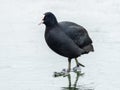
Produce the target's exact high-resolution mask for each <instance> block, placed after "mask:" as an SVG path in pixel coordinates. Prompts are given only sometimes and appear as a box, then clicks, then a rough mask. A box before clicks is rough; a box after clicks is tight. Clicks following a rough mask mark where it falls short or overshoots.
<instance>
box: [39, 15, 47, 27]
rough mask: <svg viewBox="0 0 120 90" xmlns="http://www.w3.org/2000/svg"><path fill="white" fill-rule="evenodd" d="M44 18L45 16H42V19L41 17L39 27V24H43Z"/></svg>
mask: <svg viewBox="0 0 120 90" xmlns="http://www.w3.org/2000/svg"><path fill="white" fill-rule="evenodd" d="M44 17H45V15H43V16H42V17H41V22H40V23H39V24H38V25H41V24H43V22H44V20H43V19H44Z"/></svg>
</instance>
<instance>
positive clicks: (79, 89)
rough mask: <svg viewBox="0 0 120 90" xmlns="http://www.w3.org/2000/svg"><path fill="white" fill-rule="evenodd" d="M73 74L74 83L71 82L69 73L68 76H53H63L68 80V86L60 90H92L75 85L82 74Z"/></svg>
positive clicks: (91, 89) (58, 75)
mask: <svg viewBox="0 0 120 90" xmlns="http://www.w3.org/2000/svg"><path fill="white" fill-rule="evenodd" d="M74 74H75V75H76V77H75V81H73V82H71V79H72V78H71V73H69V74H68V75H62V74H58V73H57V75H55V76H54V77H60V76H63V77H67V78H68V82H69V83H68V86H67V87H62V89H61V90H94V89H93V88H89V87H88V88H86V87H84V86H82V85H77V83H78V80H79V78H80V77H82V76H84V73H82V72H74Z"/></svg>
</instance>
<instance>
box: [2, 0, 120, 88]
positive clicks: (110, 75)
mask: <svg viewBox="0 0 120 90" xmlns="http://www.w3.org/2000/svg"><path fill="white" fill-rule="evenodd" d="M46 11H51V12H53V13H54V14H55V15H56V17H57V18H58V21H63V20H68V21H73V22H76V23H78V24H80V25H82V26H84V27H85V28H86V29H87V30H88V32H89V34H90V36H91V38H92V39H93V43H94V47H95V52H94V53H90V54H88V55H84V56H82V57H80V58H79V61H80V62H81V63H83V64H84V65H85V66H86V67H85V68H82V72H84V73H85V75H84V77H80V78H79V81H78V83H77V85H78V88H79V90H87V89H90V88H93V89H94V90H120V78H119V76H120V70H119V68H120V20H119V19H120V1H119V0H0V89H1V90H63V88H62V87H67V85H68V81H67V78H53V77H52V74H53V72H54V71H57V70H58V71H60V70H61V69H62V68H67V59H66V58H64V57H61V56H59V55H57V54H55V53H54V52H52V51H51V50H50V49H49V48H48V47H47V45H46V43H45V40H44V29H45V26H44V25H42V26H38V23H39V22H40V19H41V16H42V14H43V13H44V12H46ZM72 63H73V64H72V66H75V63H74V61H72ZM71 78H72V79H73V80H72V81H74V79H75V74H72V77H71ZM81 88H82V89H81ZM64 90H66V89H65V88H64Z"/></svg>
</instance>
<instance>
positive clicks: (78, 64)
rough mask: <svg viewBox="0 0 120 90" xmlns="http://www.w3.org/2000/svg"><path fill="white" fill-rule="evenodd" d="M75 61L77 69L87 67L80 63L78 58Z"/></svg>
mask: <svg viewBox="0 0 120 90" xmlns="http://www.w3.org/2000/svg"><path fill="white" fill-rule="evenodd" d="M75 61H76V64H77V67H79V66H82V67H85V66H84V65H83V64H81V63H79V62H78V60H77V58H75Z"/></svg>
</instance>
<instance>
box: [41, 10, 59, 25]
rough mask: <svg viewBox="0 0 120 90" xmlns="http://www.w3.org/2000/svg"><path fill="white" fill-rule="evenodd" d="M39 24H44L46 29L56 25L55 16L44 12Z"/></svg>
mask: <svg viewBox="0 0 120 90" xmlns="http://www.w3.org/2000/svg"><path fill="white" fill-rule="evenodd" d="M40 24H45V25H46V27H51V26H54V25H56V24H58V22H57V19H56V17H55V15H54V14H53V13H51V12H46V13H44V14H43V17H42V21H41V23H40Z"/></svg>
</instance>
